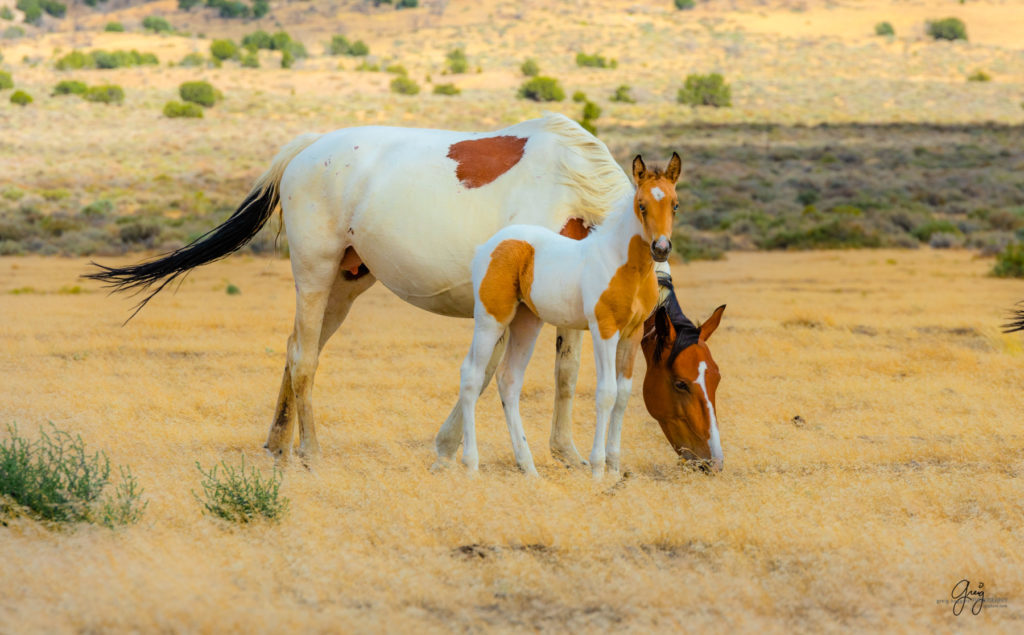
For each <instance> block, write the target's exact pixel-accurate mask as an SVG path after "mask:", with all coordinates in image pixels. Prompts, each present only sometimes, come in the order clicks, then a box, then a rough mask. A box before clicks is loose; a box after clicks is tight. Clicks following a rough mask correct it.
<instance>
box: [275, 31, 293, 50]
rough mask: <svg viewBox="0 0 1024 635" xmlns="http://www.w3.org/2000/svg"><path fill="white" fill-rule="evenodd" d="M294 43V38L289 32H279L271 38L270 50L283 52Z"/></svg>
mask: <svg viewBox="0 0 1024 635" xmlns="http://www.w3.org/2000/svg"><path fill="white" fill-rule="evenodd" d="M291 43H292V36H290V35H288V32H287V31H278V32H277V33H274V34H273V35H271V36H270V48H271V50H274V51H283V50H285V49H287V48H288V47H289V45H290V44H291Z"/></svg>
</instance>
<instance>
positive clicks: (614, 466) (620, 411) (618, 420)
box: [607, 329, 643, 475]
mask: <svg viewBox="0 0 1024 635" xmlns="http://www.w3.org/2000/svg"><path fill="white" fill-rule="evenodd" d="M642 335H643V331H642V330H640V329H637V331H636V332H635V333H634V334H633V335H631V336H630V337H628V338H626V337H624V338H622V339H620V340H619V345H618V346H617V347H616V351H615V384H616V393H615V407H614V408H612V418H611V423H609V425H608V455H607V459H608V470H609V471H611V472H613V473H614V474H616V475H617V474H618V472H619V458H620V457H621V447H622V445H621V443H622V418H623V416H624V415H625V414H626V404H627V403H628V402H629V394H630V393H631V392H632V390H633V362H634V361H635V360H636V349H637V348H638V347H639V346H640V338H641V337H642Z"/></svg>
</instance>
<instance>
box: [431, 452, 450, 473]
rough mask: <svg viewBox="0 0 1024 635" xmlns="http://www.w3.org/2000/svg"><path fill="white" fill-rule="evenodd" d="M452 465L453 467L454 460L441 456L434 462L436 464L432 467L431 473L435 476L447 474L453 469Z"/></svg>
mask: <svg viewBox="0 0 1024 635" xmlns="http://www.w3.org/2000/svg"><path fill="white" fill-rule="evenodd" d="M452 465H453V462H452V460H451V459H450V458H448V457H441V456H439V457H437V459H436V460H435V461H434V464H433V465H431V466H430V471H431V472H433V473H434V474H439V473H441V472H447V471H448V470H450V469H451V468H452Z"/></svg>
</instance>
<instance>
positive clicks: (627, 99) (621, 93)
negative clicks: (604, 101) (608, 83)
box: [611, 84, 636, 104]
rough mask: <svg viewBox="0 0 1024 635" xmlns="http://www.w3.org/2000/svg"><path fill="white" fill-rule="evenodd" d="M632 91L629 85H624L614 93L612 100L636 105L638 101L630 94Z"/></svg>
mask: <svg viewBox="0 0 1024 635" xmlns="http://www.w3.org/2000/svg"><path fill="white" fill-rule="evenodd" d="M630 90H632V89H631V88H630V87H629V85H627V84H622V85H621V86H619V87H618V88H616V89H615V92H614V93H612V96H611V100H612V101H617V102H622V103H624V104H635V103H636V99H634V98H633V95H631V94H629V91H630Z"/></svg>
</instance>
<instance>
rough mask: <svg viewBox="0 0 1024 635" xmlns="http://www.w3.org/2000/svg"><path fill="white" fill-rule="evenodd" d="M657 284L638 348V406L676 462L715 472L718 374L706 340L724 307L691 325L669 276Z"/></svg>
mask: <svg viewBox="0 0 1024 635" xmlns="http://www.w3.org/2000/svg"><path fill="white" fill-rule="evenodd" d="M658 285H659V286H660V288H661V290H662V292H661V296H662V299H661V302H660V303H659V304H658V308H657V309H655V311H654V313H653V314H652V315H651V317H649V318H647V321H646V322H645V323H644V337H643V340H642V341H641V344H640V346H641V348H642V349H643V353H644V359H645V360H646V361H647V373H646V374H645V375H644V404H645V405H646V407H647V412H648V413H650V415H651V416H652V417H654V419H655V420H657V421H658V424H659V425H661V430H662V432H664V433H665V437H666V438H667V439H668V441H669V443H670V444H671V445H672V448H673V449H674V450H675V451H676V453H677V454H679V456H680V457H681V458H683V459H686V460H693V461H694V462H695V463H696V464H697V465H698V466H699V467H701V468H702V469H711V470H714V471H716V472H717V471H719V470H721V469H722V467H723V462H724V458H723V456H722V440H721V437H720V435H719V431H718V415H717V410H716V407H715V393H716V391H717V390H718V382H719V381H720V380H721V373H720V372H719V370H718V364H716V363H715V360H714V358H713V357H712V356H711V349H710V348H708V344H707V340H708V338H709V337H711V334H712V333H714V332H715V329H717V328H718V325H719V324H720V323H721V321H722V313H723V312H724V311H725V305H724V304H723V305H722V306H720V307H718V308H717V309H715V310H714V312H712V314H711V317H709V318H708V319H707V320H706V321H705V322H704V323H703V324H701V325H700V326H697V325H695V324H694V323H693V322H691V321H690V319H689V318H688V317H686V315H685V314H684V313H683V310H682V308H680V306H679V301H678V300H677V299H676V294H675V289H674V288H673V287H672V278H671V277H669V276H667V275H663V274H662V273H661V272H658Z"/></svg>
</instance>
